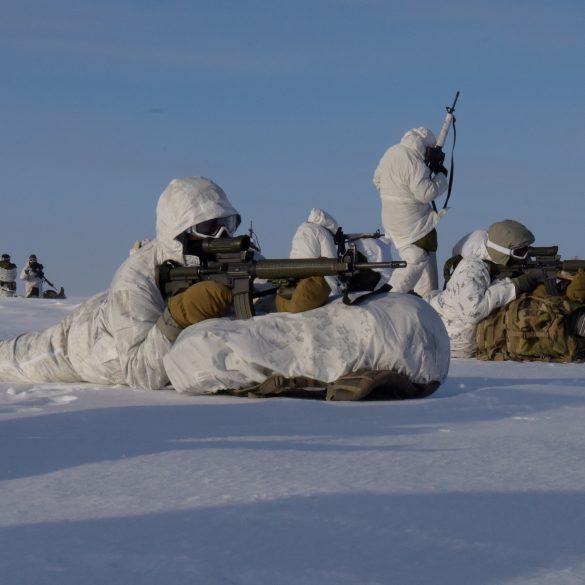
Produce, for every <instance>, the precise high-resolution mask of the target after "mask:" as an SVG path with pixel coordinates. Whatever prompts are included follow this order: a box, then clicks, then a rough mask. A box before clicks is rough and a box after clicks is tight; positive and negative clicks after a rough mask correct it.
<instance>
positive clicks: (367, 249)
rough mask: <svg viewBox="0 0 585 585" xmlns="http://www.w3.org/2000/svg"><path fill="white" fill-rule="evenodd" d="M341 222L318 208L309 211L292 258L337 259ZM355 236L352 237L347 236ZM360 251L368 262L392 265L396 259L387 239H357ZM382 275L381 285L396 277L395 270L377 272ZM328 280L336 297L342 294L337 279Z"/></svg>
mask: <svg viewBox="0 0 585 585" xmlns="http://www.w3.org/2000/svg"><path fill="white" fill-rule="evenodd" d="M338 227H339V226H338V224H337V221H336V220H335V219H334V218H333V217H332V216H331V215H330V214H329V213H327V212H326V211H324V210H323V209H320V208H318V207H314V208H313V209H311V211H310V212H309V217H308V218H307V221H305V222H303V223H302V224H301V225H300V226H299V227H298V228H297V231H296V232H295V235H294V236H293V239H292V244H291V251H290V258H319V257H322V258H337V245H336V244H335V240H334V238H333V236H334V235H335V232H336V231H337V228H338ZM347 235H348V236H350V237H351V236H352V234H347ZM353 242H354V243H355V245H356V249H357V251H358V252H361V253H362V254H363V255H364V256H365V257H366V258H367V260H368V262H388V261H390V260H392V247H391V243H390V241H389V240H388V239H387V238H385V237H381V238H358V239H355V240H353ZM377 272H380V276H381V279H380V285H379V286H381V285H382V284H384V283H385V282H387V281H388V280H389V279H390V277H391V275H392V272H393V270H392V268H384V269H377ZM325 280H326V281H327V284H328V285H329V287H330V288H331V292H332V294H334V295H336V294H340V293H341V284H340V282H339V279H338V278H336V277H335V276H326V277H325Z"/></svg>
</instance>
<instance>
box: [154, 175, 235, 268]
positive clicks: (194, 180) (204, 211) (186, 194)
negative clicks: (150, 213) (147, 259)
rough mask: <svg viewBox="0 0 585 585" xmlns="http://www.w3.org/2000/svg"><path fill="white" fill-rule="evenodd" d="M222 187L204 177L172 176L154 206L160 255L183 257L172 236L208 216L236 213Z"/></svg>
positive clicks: (171, 257) (179, 245)
mask: <svg viewBox="0 0 585 585" xmlns="http://www.w3.org/2000/svg"><path fill="white" fill-rule="evenodd" d="M236 214H238V211H237V210H236V209H235V208H234V207H233V206H232V204H231V203H230V201H229V199H228V198H227V195H226V194H225V193H224V191H223V189H222V188H221V187H220V186H219V185H217V184H215V183H214V182H213V181H212V180H211V179H206V178H205V177H187V178H184V179H174V180H172V181H171V182H170V183H169V186H168V187H167V188H166V189H165V190H164V191H163V192H162V194H161V196H160V197H159V200H158V204H157V206H156V241H157V244H158V246H159V248H160V250H161V252H162V255H163V256H164V257H163V258H160V259H159V260H160V261H162V260H167V259H171V260H175V261H178V262H182V261H183V246H182V244H181V243H180V242H179V241H177V240H176V239H175V238H176V237H177V236H179V235H180V234H182V233H183V232H184V231H185V230H186V229H188V228H190V227H191V226H193V225H195V224H197V223H201V222H203V221H207V220H209V219H214V218H219V217H228V216H230V215H236Z"/></svg>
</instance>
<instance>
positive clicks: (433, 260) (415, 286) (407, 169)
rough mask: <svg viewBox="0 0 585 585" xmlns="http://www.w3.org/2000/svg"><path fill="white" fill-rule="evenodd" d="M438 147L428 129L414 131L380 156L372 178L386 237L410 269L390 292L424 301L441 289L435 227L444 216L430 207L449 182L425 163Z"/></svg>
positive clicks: (400, 274) (394, 280) (395, 278)
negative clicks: (419, 297)
mask: <svg viewBox="0 0 585 585" xmlns="http://www.w3.org/2000/svg"><path fill="white" fill-rule="evenodd" d="M436 143H437V141H436V139H435V135H434V134H433V133H432V131H431V130H429V129H428V128H422V127H421V128H413V129H412V130H409V131H408V132H407V133H406V134H405V135H404V136H403V137H402V140H401V141H400V144H397V145H394V146H392V147H390V148H389V149H388V150H387V151H386V152H385V153H384V156H383V157H382V159H381V160H380V163H379V164H378V167H377V168H376V171H375V173H374V184H375V185H376V188H377V189H378V191H379V192H380V199H381V202H382V224H383V226H384V232H385V235H386V237H388V238H390V239H391V240H392V241H393V242H394V245H395V246H396V248H397V250H398V253H399V254H400V258H401V260H406V262H407V263H408V264H407V266H406V268H405V269H404V270H397V271H396V272H394V274H393V275H392V278H391V279H390V284H391V285H392V288H393V290H394V292H408V291H410V290H414V292H416V293H417V294H419V295H420V296H426V295H428V294H430V292H431V291H432V290H436V289H438V288H439V279H438V272H437V255H436V252H437V230H436V229H435V226H436V225H437V224H438V223H439V220H440V219H441V217H442V216H443V215H444V214H445V213H446V210H445V209H443V210H441V211H438V212H437V211H435V210H434V209H433V207H432V206H431V204H432V203H433V201H434V200H435V199H436V198H437V197H439V196H440V195H442V194H443V193H444V192H445V191H447V188H448V186H449V181H448V180H447V169H446V168H445V167H444V166H443V165H442V164H441V165H439V166H438V167H437V168H435V169H434V172H433V171H432V170H431V169H430V168H429V167H428V166H427V164H426V162H425V153H426V151H427V149H429V148H431V149H432V148H434V147H435V146H436ZM433 173H434V174H433Z"/></svg>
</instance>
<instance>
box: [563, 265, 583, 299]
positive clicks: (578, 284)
mask: <svg viewBox="0 0 585 585" xmlns="http://www.w3.org/2000/svg"><path fill="white" fill-rule="evenodd" d="M566 294H567V298H568V299H569V300H570V301H576V302H578V303H582V302H584V301H585V270H583V269H582V268H579V270H577V274H575V276H573V279H572V280H571V282H570V284H569V286H568V287H567V293H566Z"/></svg>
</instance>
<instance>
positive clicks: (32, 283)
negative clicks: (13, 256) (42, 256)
mask: <svg viewBox="0 0 585 585" xmlns="http://www.w3.org/2000/svg"><path fill="white" fill-rule="evenodd" d="M44 278H45V273H44V272H43V265H42V264H40V263H39V262H38V261H37V257H36V256H35V255H34V254H31V255H30V256H29V257H28V263H27V264H26V265H25V267H24V268H23V269H22V272H21V273H20V279H21V280H24V283H25V288H26V294H25V297H27V298H29V299H30V298H36V299H38V298H39V297H40V296H41V294H42V292H43V279H44Z"/></svg>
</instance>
